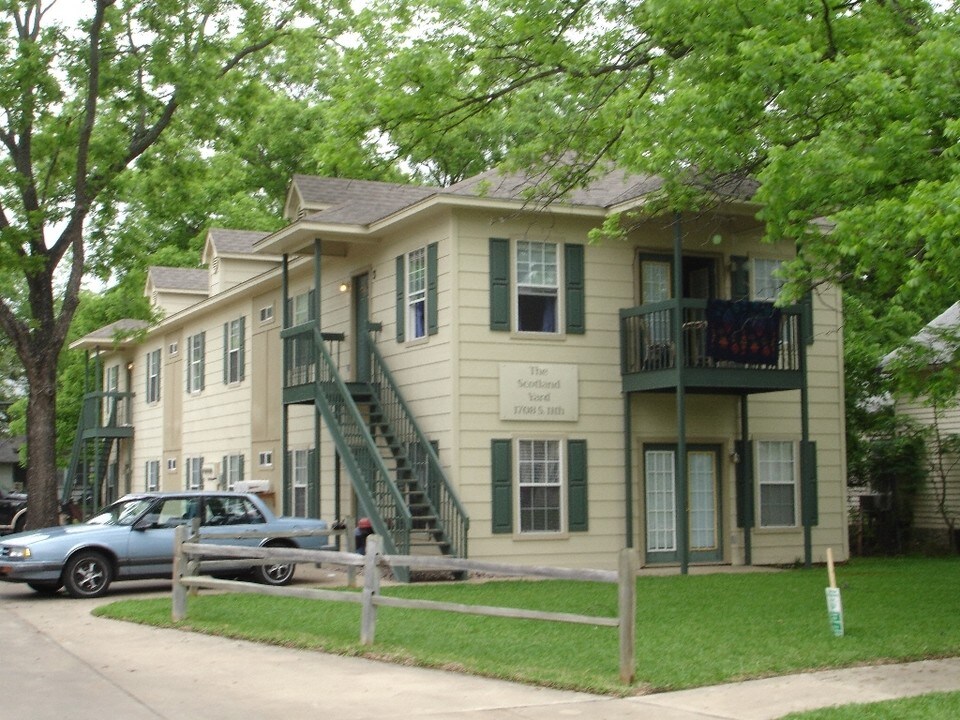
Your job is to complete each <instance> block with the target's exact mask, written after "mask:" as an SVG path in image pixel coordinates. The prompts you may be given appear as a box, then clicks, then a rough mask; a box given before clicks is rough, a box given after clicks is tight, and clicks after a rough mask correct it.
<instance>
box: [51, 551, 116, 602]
mask: <svg viewBox="0 0 960 720" xmlns="http://www.w3.org/2000/svg"><path fill="white" fill-rule="evenodd" d="M111 574H112V569H111V567H110V563H109V562H108V561H107V559H106V558H105V557H104V556H103V555H101V554H100V553H98V552H90V551H82V552H79V553H77V554H76V555H74V556H73V557H72V558H70V560H69V561H68V562H67V567H66V569H65V570H64V573H63V584H64V587H66V588H67V592H68V593H70V595H71V596H72V597H75V598H95V597H100V596H101V595H103V594H104V593H105V592H106V591H107V588H108V587H110V581H111V580H112V578H111Z"/></svg>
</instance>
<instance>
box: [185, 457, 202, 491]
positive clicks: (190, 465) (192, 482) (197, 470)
mask: <svg viewBox="0 0 960 720" xmlns="http://www.w3.org/2000/svg"><path fill="white" fill-rule="evenodd" d="M185 487H186V489H187V490H203V458H202V457H192V458H187V474H186V483H185Z"/></svg>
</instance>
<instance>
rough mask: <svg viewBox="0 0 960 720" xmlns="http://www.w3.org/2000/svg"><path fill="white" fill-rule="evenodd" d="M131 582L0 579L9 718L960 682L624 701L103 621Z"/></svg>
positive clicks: (395, 711)
mask: <svg viewBox="0 0 960 720" xmlns="http://www.w3.org/2000/svg"><path fill="white" fill-rule="evenodd" d="M169 591H170V590H169V583H125V584H120V585H117V586H114V589H113V590H112V591H111V593H110V594H109V595H108V596H107V597H106V598H101V599H98V600H73V599H69V598H67V597H66V596H63V595H60V596H56V597H52V598H50V597H42V596H39V595H36V594H34V593H33V592H31V591H30V590H29V589H27V588H26V587H24V586H18V585H10V584H6V583H0V663H2V667H3V672H0V698H2V700H0V703H2V713H0V714H2V716H3V717H9V718H29V719H30V720H63V719H64V718H69V719H70V720H103V718H105V717H116V718H123V720H141V719H146V718H151V719H154V720H155V719H156V718H169V720H193V719H194V718H195V719H196V720H221V719H222V720H246V719H248V718H249V719H250V720H263V718H274V717H282V718H285V720H299V719H300V718H303V719H304V720H306V719H308V718H309V719H310V720H316V718H321V717H334V718H344V720H400V719H408V718H438V719H439V718H450V719H452V720H548V719H549V720H554V719H555V718H561V717H570V718H576V717H580V718H591V719H597V720H604V719H606V718H610V720H614V719H616V720H654V719H655V720H706V719H707V718H712V719H713V720H717V718H721V719H722V718H739V719H742V720H769V719H772V718H777V717H780V716H782V715H783V714H785V713H787V712H791V711H793V710H800V709H806V708H813V707H822V706H828V705H832V704H842V703H848V702H869V701H872V700H880V699H888V698H892V697H897V696H900V695H912V694H920V693H924V692H930V691H933V690H950V689H954V690H960V659H952V660H942V661H931V662H926V663H911V664H909V665H896V666H887V667H880V668H862V669H853V670H843V671H830V672H824V673H811V674H804V675H795V676H789V677H786V678H771V679H769V680H759V681H754V682H747V683H737V684H731V685H723V686H718V687H715V688H700V689H697V690H689V691H684V692H677V693H664V694H661V695H651V696H646V697H637V698H626V699H617V698H609V697H596V696H592V695H587V694H584V693H575V692H566V691H558V690H550V689H546V688H536V687H530V686H526V685H519V684H515V683H509V682H502V681H497V680H488V679H483V678H476V677H471V676H468V675H460V674H457V673H453V672H444V671H439V670H425V669H421V668H412V667H403V666H398V665H392V664H388V663H379V662H376V661H371V660H364V659H359V658H349V657H338V656H333V655H324V654H323V653H318V652H311V651H303V650H295V649H290V648H278V647H270V646H265V645H258V644H255V643H246V642H240V641H235V640H227V639H222V638H216V637H208V636H204V635H198V634H193V633H189V632H182V631H178V630H169V629H166V630H165V629H158V628H152V627H144V626H139V625H134V624H130V623H124V622H117V621H113V620H106V619H101V618H96V617H93V616H92V615H91V614H90V611H91V610H92V608H93V607H95V606H96V605H97V604H100V603H104V602H111V601H114V600H118V599H121V598H131V597H157V596H162V597H168V596H169Z"/></svg>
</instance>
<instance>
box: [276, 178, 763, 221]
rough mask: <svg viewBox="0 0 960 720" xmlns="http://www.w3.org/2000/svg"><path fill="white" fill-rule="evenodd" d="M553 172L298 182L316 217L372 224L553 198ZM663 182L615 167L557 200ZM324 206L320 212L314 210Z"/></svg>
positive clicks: (617, 200)
mask: <svg viewBox="0 0 960 720" xmlns="http://www.w3.org/2000/svg"><path fill="white" fill-rule="evenodd" d="M551 182H552V181H551V178H550V176H549V175H548V174H547V173H546V172H545V173H541V174H536V173H521V172H514V173H503V172H501V171H500V170H496V169H494V170H488V171H486V172H484V173H481V174H479V175H476V176H474V177H472V178H468V179H467V180H463V181H461V182H458V183H455V184H453V185H450V186H448V187H446V188H436V187H426V186H418V185H400V184H396V183H384V182H374V181H369V180H348V179H344V178H323V177H314V176H312V175H295V176H294V177H293V183H294V185H295V186H296V188H297V191H298V192H299V194H300V197H301V199H302V201H303V204H304V207H305V209H306V210H307V212H308V214H307V215H306V217H305V219H306V220H308V221H311V222H321V223H331V224H339V225H369V224H371V223H374V222H376V221H378V220H382V219H384V218H386V217H389V216H390V215H392V214H394V213H397V212H399V211H401V210H403V209H405V208H407V207H410V206H412V205H415V204H416V203H418V202H421V201H423V200H425V199H427V198H430V197H434V196H438V197H442V196H450V197H475V198H489V199H493V200H506V201H512V202H516V201H521V202H528V201H531V200H533V201H536V199H537V197H538V196H545V197H546V198H547V199H550V187H551ZM662 185H663V183H662V181H661V180H660V178H657V177H654V176H651V175H636V174H632V173H628V172H625V171H624V170H621V169H619V168H613V169H611V170H610V171H609V172H606V173H603V174H601V175H598V176H597V177H595V178H593V179H592V180H591V181H590V182H589V183H588V184H587V185H585V186H584V187H577V188H574V189H572V190H570V191H569V192H567V193H564V194H563V195H562V196H561V197H559V198H558V199H556V200H555V202H558V203H560V204H563V205H567V206H582V207H595V208H601V209H610V208H612V207H615V206H617V205H620V204H622V203H628V202H630V201H632V200H640V199H642V198H644V197H645V196H647V195H649V194H650V193H652V192H654V191H656V190H658V189H659V188H661V187H662ZM756 187H757V186H756V183H754V182H753V181H744V182H723V183H720V184H717V185H716V187H715V190H716V191H717V192H719V193H721V194H724V195H726V196H727V197H729V198H731V199H734V200H745V199H749V198H750V197H751V196H752V194H753V193H754V192H755V191H756ZM313 208H319V209H318V210H316V211H315V212H312V213H310V212H309V211H310V210H311V209H313Z"/></svg>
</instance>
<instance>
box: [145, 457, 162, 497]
mask: <svg viewBox="0 0 960 720" xmlns="http://www.w3.org/2000/svg"><path fill="white" fill-rule="evenodd" d="M143 485H144V489H145V490H146V491H147V492H157V491H158V490H159V489H160V461H159V460H147V462H146V464H145V466H144V482H143Z"/></svg>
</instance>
